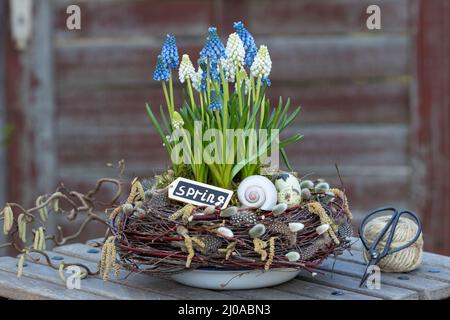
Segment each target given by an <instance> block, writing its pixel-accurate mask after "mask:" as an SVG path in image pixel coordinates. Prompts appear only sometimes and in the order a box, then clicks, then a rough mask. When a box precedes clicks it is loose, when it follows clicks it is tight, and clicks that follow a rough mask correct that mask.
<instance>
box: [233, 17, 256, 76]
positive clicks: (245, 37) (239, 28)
mask: <svg viewBox="0 0 450 320" xmlns="http://www.w3.org/2000/svg"><path fill="white" fill-rule="evenodd" d="M233 27H234V30H235V31H236V33H237V35H238V36H239V38H240V39H241V40H242V43H243V44H244V49H245V64H246V65H247V66H249V67H250V66H251V65H252V63H253V60H254V59H255V56H256V51H257V50H256V44H255V39H253V36H252V35H251V33H250V32H248V30H247V29H245V27H244V24H243V23H242V22H241V21H238V22H235V23H234V24H233Z"/></svg>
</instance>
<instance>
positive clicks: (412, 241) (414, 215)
mask: <svg viewBox="0 0 450 320" xmlns="http://www.w3.org/2000/svg"><path fill="white" fill-rule="evenodd" d="M402 215H408V216H410V217H411V218H412V220H414V222H415V223H416V224H417V232H416V235H415V236H414V238H412V239H411V240H410V241H408V242H407V243H405V244H404V245H402V246H400V247H397V248H392V249H389V251H388V254H392V253H396V252H398V251H400V250H403V249H406V248H408V247H409V246H410V245H412V244H413V243H415V242H416V241H417V239H419V237H420V235H421V234H422V223H421V222H420V219H419V217H418V216H417V215H416V214H415V213H414V212H411V211H409V210H403V211H401V212H400V213H398V217H399V219H400V217H401V216H402Z"/></svg>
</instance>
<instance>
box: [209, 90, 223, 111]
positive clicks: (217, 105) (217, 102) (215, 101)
mask: <svg viewBox="0 0 450 320" xmlns="http://www.w3.org/2000/svg"><path fill="white" fill-rule="evenodd" d="M222 107H223V104H222V99H221V98H220V96H219V95H218V94H217V92H216V90H211V102H210V104H209V106H208V109H209V110H212V111H217V110H220V109H222Z"/></svg>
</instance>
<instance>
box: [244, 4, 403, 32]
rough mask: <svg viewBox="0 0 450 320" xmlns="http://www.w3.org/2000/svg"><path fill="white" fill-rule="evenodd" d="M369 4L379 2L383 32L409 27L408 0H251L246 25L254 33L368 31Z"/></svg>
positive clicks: (398, 30)
mask: <svg viewBox="0 0 450 320" xmlns="http://www.w3.org/2000/svg"><path fill="white" fill-rule="evenodd" d="M372 4H377V5H379V6H380V9H381V12H382V30H381V31H382V32H399V33H401V32H407V31H408V27H409V23H410V17H409V14H408V13H409V12H408V5H409V2H408V0H400V1H388V0H381V1H380V0H378V1H371V0H362V1H361V0H351V1H333V2H327V1H314V0H306V1H292V0H281V1H276V2H274V1H269V0H263V1H260V0H253V1H250V6H249V17H250V19H249V22H250V25H249V27H250V30H252V31H253V32H254V33H270V34H272V33H283V34H318V33H319V34H323V33H326V34H329V33H354V32H370V30H368V29H367V27H366V20H367V17H368V14H367V13H366V9H367V7H368V6H369V5H372Z"/></svg>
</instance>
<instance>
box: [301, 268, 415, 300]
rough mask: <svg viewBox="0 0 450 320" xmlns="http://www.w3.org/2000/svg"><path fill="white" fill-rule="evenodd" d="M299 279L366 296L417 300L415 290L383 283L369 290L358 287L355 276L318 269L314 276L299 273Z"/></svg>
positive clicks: (357, 279)
mask: <svg viewBox="0 0 450 320" xmlns="http://www.w3.org/2000/svg"><path fill="white" fill-rule="evenodd" d="M298 278H299V279H301V280H304V281H308V282H313V283H319V284H322V285H326V286H333V287H336V288H339V289H341V290H347V291H351V292H357V293H361V294H365V295H368V296H373V297H377V298H381V299H386V300H418V299H419V294H418V293H417V292H415V291H412V290H408V289H404V288H398V287H395V286H391V285H383V287H382V290H370V289H368V288H366V287H362V288H360V287H359V282H360V279H359V278H357V277H353V276H349V275H345V274H339V273H332V272H327V271H324V270H319V271H318V274H317V275H316V276H315V277H312V276H311V275H310V274H309V273H308V274H307V273H303V272H302V273H301V274H300V275H299V276H298Z"/></svg>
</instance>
